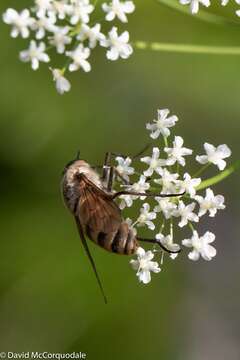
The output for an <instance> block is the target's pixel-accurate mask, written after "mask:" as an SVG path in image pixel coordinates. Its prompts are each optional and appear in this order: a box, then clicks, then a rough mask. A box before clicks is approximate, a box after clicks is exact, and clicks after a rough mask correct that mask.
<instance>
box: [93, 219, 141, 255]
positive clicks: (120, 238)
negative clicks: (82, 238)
mask: <svg viewBox="0 0 240 360" xmlns="http://www.w3.org/2000/svg"><path fill="white" fill-rule="evenodd" d="M86 233H87V235H88V237H89V238H90V239H91V240H92V241H94V242H95V243H96V244H97V245H99V246H101V247H102V248H104V249H105V250H107V251H110V252H113V253H116V254H120V255H132V254H135V252H136V250H137V247H138V243H137V239H136V236H135V234H134V232H133V230H132V229H131V228H129V226H128V224H127V223H125V222H122V223H120V224H119V228H118V230H117V231H115V232H110V233H104V232H94V231H91V229H90V228H89V227H88V226H87V227H86Z"/></svg>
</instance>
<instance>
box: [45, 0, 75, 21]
mask: <svg viewBox="0 0 240 360" xmlns="http://www.w3.org/2000/svg"><path fill="white" fill-rule="evenodd" d="M51 1H52V5H51V7H50V9H49V10H48V15H49V16H57V17H58V18H59V19H60V20H64V19H65V17H66V15H68V14H69V13H71V11H72V8H71V5H69V4H68V0H60V1H59V0H55V1H53V0H51Z"/></svg>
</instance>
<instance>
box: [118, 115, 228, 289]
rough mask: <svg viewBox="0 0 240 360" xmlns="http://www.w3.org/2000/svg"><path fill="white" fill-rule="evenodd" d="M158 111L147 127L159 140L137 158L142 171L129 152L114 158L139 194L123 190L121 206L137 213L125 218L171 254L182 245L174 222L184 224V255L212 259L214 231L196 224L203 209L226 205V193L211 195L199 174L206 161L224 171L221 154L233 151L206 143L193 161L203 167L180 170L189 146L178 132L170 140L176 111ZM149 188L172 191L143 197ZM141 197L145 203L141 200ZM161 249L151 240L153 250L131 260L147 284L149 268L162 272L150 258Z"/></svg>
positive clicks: (212, 210)
mask: <svg viewBox="0 0 240 360" xmlns="http://www.w3.org/2000/svg"><path fill="white" fill-rule="evenodd" d="M157 115H158V116H157V120H154V121H153V123H149V124H147V125H146V128H147V130H149V131H150V137H151V138H152V139H154V140H155V141H158V142H159V145H158V144H156V146H153V149H152V154H151V155H150V156H145V157H142V158H140V162H139V163H138V164H137V163H136V166H135V168H136V167H138V168H142V170H141V171H136V170H135V169H134V167H133V166H132V160H131V158H130V157H127V158H123V157H119V156H118V157H117V158H116V163H117V165H116V168H117V170H118V173H119V174H120V175H121V177H122V178H124V179H125V180H126V181H128V182H129V184H128V185H121V186H124V189H125V190H127V191H130V192H131V191H132V192H135V193H136V192H137V193H140V194H141V195H139V196H137V195H122V196H121V198H120V208H121V209H124V211H127V210H128V208H129V207H132V206H136V211H137V212H139V215H138V216H137V217H136V218H135V219H134V220H133V219H128V223H131V224H132V225H131V226H132V227H133V228H134V229H135V231H136V228H137V227H144V226H145V227H146V228H148V229H149V230H151V231H152V233H153V235H152V239H153V241H155V240H156V241H157V243H159V244H161V245H162V246H163V247H164V248H165V249H167V250H168V251H169V252H172V253H171V254H170V257H171V258H172V259H175V258H176V257H177V255H178V253H177V252H178V251H179V250H180V244H177V243H176V242H175V239H174V236H173V233H174V227H175V228H176V227H180V228H183V227H185V226H186V225H188V226H189V229H190V231H191V235H190V236H189V238H188V239H183V240H182V241H181V245H183V246H185V247H188V248H190V249H191V250H190V252H189V253H188V258H189V259H190V260H193V261H196V260H198V259H199V258H200V257H202V258H203V259H204V260H211V259H212V258H213V257H214V256H215V255H216V249H215V248H214V247H213V246H212V245H211V243H212V242H213V241H214V240H215V235H214V234H213V233H211V232H209V231H207V232H205V233H204V234H202V235H199V234H198V232H197V230H196V229H195V224H197V223H198V222H199V221H200V220H201V218H202V217H203V216H204V215H205V214H208V215H209V216H210V217H214V216H215V215H216V213H217V211H218V210H221V209H224V208H225V205H224V197H223V196H222V195H215V194H214V192H213V190H212V189H210V188H209V187H208V186H207V185H206V186H203V181H204V180H202V179H201V177H200V174H203V173H204V172H205V171H206V170H207V168H208V167H209V166H210V165H214V166H216V167H217V168H218V170H220V171H222V170H224V168H225V166H226V161H225V159H226V158H228V157H229V156H230V155H231V151H230V149H229V148H228V146H227V145H219V146H217V147H215V146H213V145H211V144H209V143H205V144H204V149H205V154H204V155H197V156H195V160H196V162H197V163H198V164H202V165H203V166H201V167H200V168H199V169H198V170H197V171H196V172H195V174H194V175H190V174H189V173H188V172H186V171H182V169H183V168H184V167H185V165H186V159H187V157H190V156H191V155H193V150H192V149H189V148H187V147H185V146H184V141H183V138H182V137H181V136H175V137H174V138H173V141H171V142H170V141H169V137H170V128H172V127H173V126H174V125H175V124H176V122H177V121H178V118H177V116H175V115H174V116H169V110H168V109H163V110H158V114H157ZM161 141H162V145H161ZM159 146H160V147H161V150H160V148H159ZM198 189H201V190H203V189H205V193H203V194H201V195H200V194H199V193H198ZM147 193H149V194H150V193H155V194H162V195H170V196H169V197H160V196H153V197H147V196H143V194H146V195H147ZM175 194H176V196H175ZM178 194H180V195H179V196H178ZM149 199H151V200H149ZM143 200H144V203H143V204H141V201H143ZM193 224H194V225H193ZM139 230H140V229H139ZM138 236H139V231H138ZM159 251H160V252H162V250H157V249H156V246H155V245H154V248H153V252H152V251H148V252H145V250H144V249H142V248H141V247H140V248H139V249H138V252H137V260H132V261H131V264H132V266H133V268H134V269H135V270H137V276H138V277H139V280H140V281H141V282H143V283H148V282H149V281H150V280H151V276H150V272H151V271H152V272H159V271H160V268H159V266H158V263H156V262H153V261H152V259H153V256H154V252H159ZM163 253H164V251H163ZM163 253H162V255H163Z"/></svg>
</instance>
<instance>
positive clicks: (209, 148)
mask: <svg viewBox="0 0 240 360" xmlns="http://www.w3.org/2000/svg"><path fill="white" fill-rule="evenodd" d="M204 149H205V151H206V154H207V155H200V156H199V155H198V156H196V160H197V162H199V163H200V164H207V163H208V162H210V163H212V164H214V165H217V167H218V168H219V170H224V169H225V167H226V161H225V160H223V159H225V158H228V157H229V156H231V150H230V149H229V147H228V146H227V145H225V144H223V145H219V146H218V147H215V146H213V145H212V144H209V143H205V144H204Z"/></svg>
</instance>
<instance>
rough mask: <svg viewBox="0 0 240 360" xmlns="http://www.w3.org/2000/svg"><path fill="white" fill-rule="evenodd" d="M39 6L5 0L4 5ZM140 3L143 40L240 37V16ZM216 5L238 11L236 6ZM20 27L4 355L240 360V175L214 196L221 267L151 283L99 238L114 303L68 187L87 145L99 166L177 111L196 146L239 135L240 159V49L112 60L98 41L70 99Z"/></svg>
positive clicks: (6, 64) (6, 120)
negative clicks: (64, 181) (31, 51)
mask: <svg viewBox="0 0 240 360" xmlns="http://www.w3.org/2000/svg"><path fill="white" fill-rule="evenodd" d="M31 3H32V2H31V1H30V0H29V1H25V0H21V1H19V0H15V1H9V0H8V1H7V0H1V3H0V11H1V13H2V12H3V11H4V10H5V9H6V8H7V7H16V8H17V9H21V8H23V7H24V6H29V4H31ZM136 5H137V10H136V12H135V13H134V15H132V16H131V17H130V22H129V24H128V26H127V28H128V30H129V32H130V35H131V39H132V40H146V41H161V42H179V43H194V44H208V45H224V46H228V45H229V46H239V44H240V23H239V26H231V25H229V26H218V25H213V24H208V23H206V22H202V21H199V20H198V19H195V18H193V17H191V16H187V15H184V14H181V13H178V12H175V11H173V10H171V9H169V8H167V7H165V6H163V5H159V4H158V3H157V2H156V1H140V0H138V1H136ZM211 11H213V12H214V13H222V14H223V15H224V16H228V17H229V18H235V15H234V13H233V8H231V6H230V7H227V8H220V6H216V7H215V8H214V7H212V8H211ZM122 28H123V29H124V28H126V26H123V27H122ZM9 30H10V29H9V27H8V26H6V25H5V24H3V23H0V34H1V35H0V40H1V56H0V65H1V66H0V81H1V86H0V134H1V141H0V169H1V176H0V181H1V201H0V218H1V248H0V328H1V330H0V331H1V333H0V350H1V351H50V352H71V351H83V352H86V353H87V355H88V357H87V359H94V360H102V359H115V360H120V359H126V360H129V359H138V360H144V359H148V358H151V359H166V360H171V359H177V360H188V359H189V360H208V359H217V360H221V359H224V360H225V359H226V358H228V359H231V360H235V359H236V360H239V359H240V348H239V335H240V334H239V321H240V311H239V302H240V286H239V251H240V245H239V244H240V243H239V174H238V173H236V174H234V175H233V176H232V177H231V178H228V179H227V180H226V181H225V182H224V183H221V184H219V185H218V186H217V188H216V190H215V191H216V192H217V193H223V194H224V195H225V197H226V203H227V205H228V206H227V209H226V211H224V212H221V213H219V214H218V216H217V217H216V218H214V219H212V220H211V221H208V220H206V219H205V222H204V225H203V226H202V230H205V229H206V228H207V229H209V230H210V231H213V232H214V233H216V236H217V248H218V256H217V257H216V259H214V260H213V261H212V262H210V263H206V262H203V261H200V262H198V263H192V262H190V261H188V260H187V259H186V258H185V257H182V258H179V260H177V261H176V262H175V263H174V264H173V263H172V262H168V263H167V262H166V263H165V268H164V271H163V272H162V273H161V275H159V276H153V281H152V282H151V284H150V285H149V286H146V287H144V286H141V285H140V284H138V282H137V279H136V278H135V272H134V271H132V270H131V268H130V266H129V265H128V262H129V259H128V258H123V257H120V256H119V257H118V256H116V255H111V254H108V253H107V252H104V251H102V250H101V249H99V248H96V247H94V246H92V244H90V246H91V251H92V253H93V255H94V258H95V261H96V263H97V267H98V269H99V272H100V274H101V277H102V279H103V282H104V287H105V291H106V292H107V295H108V297H109V300H110V301H109V304H108V305H107V306H105V305H104V304H103V301H102V298H101V296H100V293H99V289H98V288H97V284H96V282H95V279H94V276H93V274H92V270H91V269H90V266H89V263H88V260H87V259H86V257H85V255H84V254H83V250H82V247H81V245H80V241H79V239H78V234H77V231H76V228H75V224H74V222H73V219H72V217H71V215H70V214H69V213H68V212H67V210H66V209H65V208H64V206H63V204H62V200H61V196H60V191H59V188H60V185H59V184H60V176H61V171H62V169H63V167H64V165H65V163H67V162H68V161H69V160H71V159H72V158H73V156H74V155H75V153H76V150H77V149H79V148H80V149H81V154H82V157H83V158H85V159H86V160H88V161H89V162H91V163H94V164H95V163H101V162H102V159H103V156H104V153H105V152H106V151H107V150H112V151H119V152H122V153H129V154H132V153H135V152H137V151H139V149H141V148H142V147H143V146H144V145H145V144H146V142H147V141H148V137H147V133H146V131H145V129H144V127H145V123H146V122H147V121H151V120H152V119H153V118H154V116H155V111H156V110H157V108H164V107H168V108H170V109H171V111H172V112H173V113H175V114H177V115H178V116H179V118H180V120H181V121H179V123H178V124H177V127H176V133H177V134H179V135H182V136H183V137H184V139H185V141H186V144H187V145H188V146H189V147H193V148H194V149H195V150H196V151H197V152H202V144H203V142H205V141H208V142H210V143H213V144H216V145H217V144H222V143H226V144H228V145H229V146H230V147H231V149H232V151H233V157H232V160H236V159H238V158H239V150H240V145H239V130H240V125H239V121H240V119H239V110H240V100H239V99H240V57H238V56H219V55H218V56H214V55H191V54H174V53H171V54H169V53H161V52H158V53H157V52H150V51H143V50H136V51H135V52H134V55H133V56H132V57H131V58H130V59H129V60H127V61H118V62H108V61H107V60H106V58H105V56H104V52H103V50H102V49H99V50H96V51H95V52H94V55H93V56H92V58H91V63H92V67H93V70H92V72H91V73H89V74H85V73H83V72H77V73H74V74H73V76H71V82H72V86H73V87H72V91H71V92H70V93H69V94H67V95H65V96H63V97H60V96H59V95H58V94H57V93H56V91H55V88H54V85H53V83H52V79H51V75H50V73H49V71H48V69H47V66H45V65H43V66H41V67H40V70H39V71H38V72H35V73H34V72H33V71H32V70H30V66H29V64H27V65H26V64H23V63H20V62H19V61H18V52H19V50H20V49H25V48H26V47H27V43H28V42H26V41H23V40H20V39H18V40H13V39H11V38H10V37H9ZM56 64H57V63H56ZM179 240H180V239H179Z"/></svg>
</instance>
